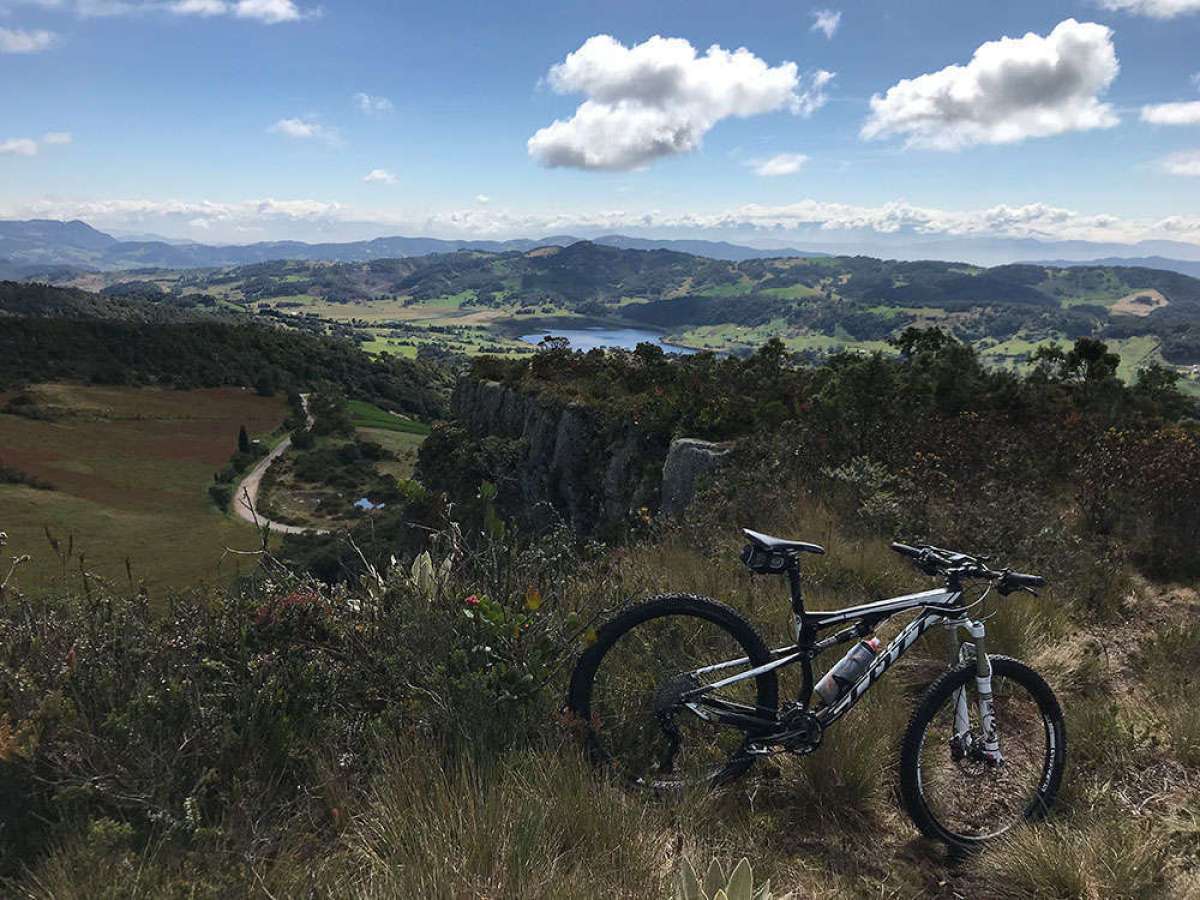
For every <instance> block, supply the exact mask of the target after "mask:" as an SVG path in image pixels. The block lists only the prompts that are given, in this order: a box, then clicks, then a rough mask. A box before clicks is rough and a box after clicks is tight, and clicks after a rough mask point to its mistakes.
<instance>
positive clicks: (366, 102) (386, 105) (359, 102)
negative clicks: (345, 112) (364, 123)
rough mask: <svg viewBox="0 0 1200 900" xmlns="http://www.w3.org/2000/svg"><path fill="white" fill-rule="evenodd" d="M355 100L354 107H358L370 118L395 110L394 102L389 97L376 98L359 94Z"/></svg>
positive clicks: (355, 96)
mask: <svg viewBox="0 0 1200 900" xmlns="http://www.w3.org/2000/svg"><path fill="white" fill-rule="evenodd" d="M353 99H354V105H355V106H357V107H358V109H359V111H360V112H363V113H365V114H366V115H368V116H374V115H379V114H381V113H389V112H391V111H392V110H393V109H394V108H395V107H393V106H392V101H391V100H389V99H388V98H387V97H375V96H372V95H371V94H363V93H358V94H355V95H354V97H353Z"/></svg>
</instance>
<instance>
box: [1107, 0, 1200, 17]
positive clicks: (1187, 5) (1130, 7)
mask: <svg viewBox="0 0 1200 900" xmlns="http://www.w3.org/2000/svg"><path fill="white" fill-rule="evenodd" d="M1100 5H1101V6H1103V7H1104V8H1105V9H1111V10H1113V11H1114V12H1127V13H1133V14H1134V15H1138V16H1150V17H1151V18H1152V19H1173V18H1175V17H1176V16H1182V15H1184V14H1185V13H1194V12H1200V0H1100Z"/></svg>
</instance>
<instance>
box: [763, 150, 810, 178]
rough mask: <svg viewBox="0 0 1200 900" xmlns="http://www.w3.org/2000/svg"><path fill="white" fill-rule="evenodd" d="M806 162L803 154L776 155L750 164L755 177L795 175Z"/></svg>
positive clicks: (806, 158)
mask: <svg viewBox="0 0 1200 900" xmlns="http://www.w3.org/2000/svg"><path fill="white" fill-rule="evenodd" d="M807 162H808V157H807V156H805V155H804V154H803V153H777V154H775V155H774V156H771V157H768V158H767V159H756V160H752V161H751V163H750V168H752V169H753V170H754V174H755V175H764V176H768V177H769V176H772V175H795V174H796V173H797V172H799V171H800V170H801V169H802V168H804V164H805V163H807Z"/></svg>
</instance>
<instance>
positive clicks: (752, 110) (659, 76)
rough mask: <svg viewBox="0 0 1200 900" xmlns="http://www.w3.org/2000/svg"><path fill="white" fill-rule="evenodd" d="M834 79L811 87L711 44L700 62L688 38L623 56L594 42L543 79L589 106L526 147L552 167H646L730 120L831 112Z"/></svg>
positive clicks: (814, 80) (603, 40) (787, 66)
mask: <svg viewBox="0 0 1200 900" xmlns="http://www.w3.org/2000/svg"><path fill="white" fill-rule="evenodd" d="M832 78H833V74H832V73H830V72H824V71H820V72H817V73H816V74H815V75H813V76H812V77H811V79H810V80H809V83H808V84H804V83H802V80H801V78H800V76H799V74H798V68H797V66H796V64H795V63H793V62H785V63H782V64H780V65H778V66H769V65H767V63H765V62H764V61H763V60H761V59H759V58H758V57H757V56H755V55H754V54H753V53H751V52H750V51H749V50H747V49H746V48H744V47H742V48H739V49H737V50H734V51H729V50H724V49H722V48H721V47H718V46H717V45H715V44H714V45H713V46H711V47H709V48H708V50H707V51H706V52H705V53H704V55H703V56H700V55H697V53H696V49H695V48H694V47H693V46H692V45H691V44H690V43H688V41H686V40H684V39H682V38H664V37H661V36H659V35H655V36H654V37H652V38H650V39H649V40H646V41H644V42H643V43H640V44H634V45H633V46H631V47H626V46H625V45H623V44H621V43H620V42H619V41H617V40H616V39H615V38H613V37H610V36H609V35H606V34H600V35H595V36H594V37H590V38H588V39H587V40H586V41H585V42H584V43H583V45H582V46H581V47H580V48H579V49H578V50H575V51H574V52H572V53H569V54H568V55H567V57H566V59H564V60H563V61H562V62H561V63H558V64H557V65H555V66H553V67H552V68H551V69H550V72H549V73H548V75H547V76H546V81H547V83H548V84H549V85H550V87H551V88H552V89H553V90H554V91H555V92H557V93H560V94H567V93H581V94H584V95H586V96H587V99H586V100H585V101H584V102H583V103H582V104H580V106H579V107H578V108H577V109H576V110H575V114H574V115H573V116H572V117H571V118H570V119H566V120H563V119H556V120H555V121H554V122H553V123H551V124H550V125H548V126H546V127H545V128H542V129H539V130H538V131H537V132H536V133H535V134H534V135H533V137H531V138H530V139H529V141H528V145H527V146H528V150H529V154H530V156H532V157H533V158H534V159H536V160H537V161H538V162H539V163H541V164H542V165H544V166H549V167H557V166H569V167H573V168H580V169H609V170H628V169H637V168H642V167H644V166H647V165H649V164H650V163H651V162H653V161H654V160H655V159H658V158H660V157H664V156H672V155H675V154H680V153H688V152H691V151H692V150H695V149H696V148H697V147H699V146H700V142H701V140H702V139H703V137H704V135H705V134H707V133H708V132H709V131H710V130H711V129H712V128H713V127H714V126H715V125H716V124H717V123H718V122H720V121H721V120H722V119H725V118H729V117H734V116H736V117H738V118H746V117H749V116H756V115H762V114H764V113H770V112H775V111H777V110H781V109H789V110H791V111H792V112H794V113H796V114H798V115H809V114H811V113H812V112H813V111H814V110H816V109H818V108H820V106H822V105H823V104H824V103H825V99H826V98H825V94H824V88H825V87H826V86H827V85H828V83H829V81H830V80H831V79H832Z"/></svg>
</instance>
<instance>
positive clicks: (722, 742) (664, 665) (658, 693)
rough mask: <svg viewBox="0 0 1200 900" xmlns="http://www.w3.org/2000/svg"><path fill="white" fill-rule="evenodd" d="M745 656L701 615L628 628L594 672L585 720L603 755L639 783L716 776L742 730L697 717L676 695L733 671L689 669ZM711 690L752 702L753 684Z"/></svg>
mask: <svg viewBox="0 0 1200 900" xmlns="http://www.w3.org/2000/svg"><path fill="white" fill-rule="evenodd" d="M744 656H745V651H744V649H743V648H742V647H741V646H740V645H739V644H738V642H737V641H736V640H735V639H734V638H733V637H732V636H731V635H730V634H729V633H728V632H727V631H725V630H724V629H722V628H720V627H718V626H716V625H714V624H713V623H711V622H708V621H705V620H703V619H698V618H694V617H686V616H673V617H666V618H661V619H652V620H650V621H647V622H645V623H643V624H642V625H639V626H638V627H637V628H634V629H632V630H631V631H630V632H628V633H627V634H626V635H624V636H622V637H621V639H620V640H618V641H617V643H616V644H614V646H613V647H612V649H611V650H609V652H608V653H607V654H606V655H605V658H604V660H603V663H602V665H601V666H600V668H599V670H598V671H597V673H596V676H595V681H594V685H593V689H592V698H591V709H592V725H593V728H594V731H595V736H596V740H597V742H598V743H599V745H600V747H601V748H602V751H603V753H604V754H605V755H606V756H607V757H608V758H609V760H610V761H611V762H612V763H613V764H614V765H615V766H616V767H617V768H619V769H620V770H621V771H622V773H623V774H624V775H625V777H627V778H629V779H631V780H633V781H636V782H639V783H642V784H646V785H651V786H656V787H670V786H676V785H680V784H685V783H692V782H705V781H708V780H710V779H712V778H713V777H715V775H716V774H717V773H719V772H720V771H721V769H722V768H723V767H724V766H725V765H726V764H727V762H728V760H729V758H730V757H731V756H733V755H735V754H736V753H738V751H739V750H740V749H741V747H742V745H743V743H744V740H745V736H744V734H743V733H742V731H740V730H739V729H737V728H733V727H729V726H725V725H722V724H721V723H719V722H713V721H706V720H705V719H703V718H701V717H700V716H698V715H697V714H696V713H694V712H692V711H691V710H690V709H688V708H687V707H685V706H683V704H682V702H681V697H682V695H683V694H684V693H685V692H688V691H691V690H694V689H695V688H697V687H700V686H702V685H704V684H710V683H712V682H714V681H716V680H718V679H719V678H721V677H726V676H728V675H730V674H734V673H735V672H737V671H738V669H723V670H721V671H719V672H712V673H704V674H701V675H699V676H696V675H692V674H690V673H692V672H694V671H696V670H697V669H701V668H703V667H705V666H710V665H713V664H715V663H719V662H723V661H726V660H732V659H739V658H741V657H744ZM742 668H743V670H744V669H745V668H749V666H744V667H742ZM718 696H719V697H720V698H721V699H724V700H727V701H731V702H734V703H741V704H745V705H747V706H751V707H753V706H754V705H755V702H756V698H757V690H756V682H755V680H754V679H748V680H746V681H744V682H738V683H736V684H732V685H728V686H726V687H724V688H722V689H721V691H720V693H719V695H718Z"/></svg>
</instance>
